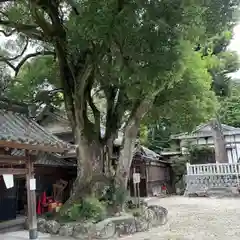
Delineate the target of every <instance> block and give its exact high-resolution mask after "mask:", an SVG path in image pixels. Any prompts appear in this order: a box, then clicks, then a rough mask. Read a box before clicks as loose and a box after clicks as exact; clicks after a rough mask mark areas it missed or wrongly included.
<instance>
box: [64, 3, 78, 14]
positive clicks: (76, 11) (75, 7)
mask: <svg viewBox="0 0 240 240" xmlns="http://www.w3.org/2000/svg"><path fill="white" fill-rule="evenodd" d="M66 2H67V3H68V4H69V5H70V6H71V8H72V10H73V12H74V13H75V14H76V15H79V11H78V7H77V4H76V3H75V2H74V1H73V0H67V1H66Z"/></svg>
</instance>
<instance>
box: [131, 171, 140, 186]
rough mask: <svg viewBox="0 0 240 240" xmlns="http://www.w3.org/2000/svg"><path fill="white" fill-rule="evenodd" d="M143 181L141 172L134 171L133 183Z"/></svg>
mask: <svg viewBox="0 0 240 240" xmlns="http://www.w3.org/2000/svg"><path fill="white" fill-rule="evenodd" d="M140 181H141V177H140V173H133V183H134V184H136V183H140Z"/></svg>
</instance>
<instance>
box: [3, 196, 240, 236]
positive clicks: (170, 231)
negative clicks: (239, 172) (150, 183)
mask: <svg viewBox="0 0 240 240" xmlns="http://www.w3.org/2000/svg"><path fill="white" fill-rule="evenodd" d="M151 202H153V203H155V204H159V205H161V206H163V207H166V208H167V209H168V211H169V220H168V223H167V224H166V225H164V226H162V227H159V228H154V229H152V230H151V231H150V232H146V233H138V234H135V235H133V236H128V237H124V238H122V240H193V239H194V240H212V239H215V240H228V239H229V240H239V239H240V199H237V198H235V199H209V198H184V197H171V198H164V199H158V200H151ZM27 237H28V233H27V232H21V233H11V234H8V235H2V236H1V235H0V239H1V240H25V239H28V238H27ZM40 239H44V240H67V239H66V238H60V237H55V238H50V237H49V236H47V235H42V236H41V237H40Z"/></svg>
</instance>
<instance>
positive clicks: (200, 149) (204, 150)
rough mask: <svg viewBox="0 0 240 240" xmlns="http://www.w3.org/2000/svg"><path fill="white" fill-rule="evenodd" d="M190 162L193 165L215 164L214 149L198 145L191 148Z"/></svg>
mask: <svg viewBox="0 0 240 240" xmlns="http://www.w3.org/2000/svg"><path fill="white" fill-rule="evenodd" d="M189 162H190V163H191V164H206V163H215V152H214V148H211V147H206V146H197V145H196V146H191V147H189Z"/></svg>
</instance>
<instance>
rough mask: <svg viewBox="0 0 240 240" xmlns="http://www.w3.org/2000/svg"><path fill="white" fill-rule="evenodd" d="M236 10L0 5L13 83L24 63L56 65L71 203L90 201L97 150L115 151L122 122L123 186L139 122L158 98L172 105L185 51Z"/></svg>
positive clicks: (160, 4)
mask: <svg viewBox="0 0 240 240" xmlns="http://www.w3.org/2000/svg"><path fill="white" fill-rule="evenodd" d="M237 6H238V1H236V2H233V1H232V0H229V1H223V0H221V1H220V3H219V1H217V0H214V1H206V2H199V1H191V2H186V1H181V0H177V1H176V0H172V1H169V0H163V1H150V2H149V1H137V2H136V1H128V2H125V1H121V0H120V1H115V0H110V1H98V2H93V1H80V2H73V1H57V0H52V1H34V0H29V1H27V0H26V1H10V0H9V1H7V0H6V1H4V2H2V3H1V9H2V11H1V13H0V24H1V26H2V27H3V30H4V34H5V35H6V36H7V35H10V34H11V33H12V32H15V33H16V34H17V37H18V41H19V42H20V43H21V45H19V44H18V46H17V47H19V46H24V47H23V50H22V51H20V53H19V54H18V55H17V56H15V55H14V56H13V54H12V51H11V52H10V51H3V54H2V58H1V60H2V61H4V62H5V63H6V64H8V66H9V67H11V68H12V69H13V70H14V71H15V73H16V75H18V74H19V72H20V69H21V67H22V66H23V65H24V63H25V62H26V61H27V60H28V59H29V58H33V57H35V58H36V60H37V59H38V57H39V56H42V55H48V56H52V58H53V59H54V60H55V63H56V66H57V68H56V69H57V76H58V77H57V82H58V84H59V86H60V87H61V88H62V91H63V93H64V101H65V108H66V112H67V114H68V118H69V119H70V122H71V124H72V128H73V132H74V134H75V141H76V143H77V145H78V148H79V149H78V150H79V151H78V166H79V170H78V173H79V174H78V178H77V180H76V188H75V191H73V196H72V200H74V199H78V198H79V197H84V196H85V195H88V194H91V193H92V190H93V189H94V185H95V184H94V183H95V182H96V181H97V179H99V176H102V169H103V165H104V162H103V161H102V160H101V159H104V158H102V157H101V153H102V152H103V151H102V150H103V148H104V147H106V146H107V147H108V149H111V148H112V144H113V140H114V139H115V137H116V135H117V132H118V130H119V129H120V128H121V127H122V126H123V124H122V119H125V120H126V121H125V123H124V142H123V150H122V152H121V156H120V159H119V165H118V171H117V173H116V179H117V181H118V184H121V185H125V186H126V182H127V179H128V174H129V168H130V165H131V159H132V153H133V148H134V145H135V140H136V137H137V133H138V128H139V126H140V122H141V120H142V118H143V117H144V116H145V115H146V114H147V113H148V111H149V110H150V109H151V108H152V106H153V104H154V103H155V102H157V99H159V98H161V96H163V97H166V98H167V102H170V98H169V97H167V95H166V93H165V92H166V91H170V92H169V95H171V94H174V93H175V92H176V91H177V89H178V88H179V85H180V86H182V84H181V81H182V79H183V78H182V75H183V74H184V73H186V67H185V66H186V65H188V62H189V61H190V62H191V60H190V59H191V56H189V54H191V55H192V52H191V51H189V49H190V48H191V49H192V48H193V46H195V45H196V43H197V42H201V41H204V38H206V37H208V38H209V37H210V36H212V34H215V33H216V32H222V31H223V29H224V28H225V27H226V26H227V25H229V23H230V22H231V23H232V22H234V20H233V19H232V16H233V12H234V11H235V9H236V7H237ZM19 19H21V22H19ZM28 44H32V45H35V49H36V52H34V53H31V54H27V55H24V52H25V51H24V50H25V49H27V47H28ZM36 46H37V47H36ZM17 50H18V49H17ZM17 50H16V51H17ZM16 51H15V52H16ZM193 57H194V58H195V57H196V55H195V54H193ZM20 59H21V60H20ZM188 70H189V69H188ZM204 74H205V73H204ZM207 84H208V83H207ZM96 88H99V89H100V91H101V92H102V94H103V96H104V98H105V100H106V111H105V113H106V118H105V119H106V121H105V135H104V136H101V129H100V128H101V126H100V111H99V109H98V108H97V107H96V104H95V103H94V101H93V96H92V90H93V89H96ZM180 90H182V89H181V88H180ZM159 96H160V97H159ZM196 103H198V101H197V102H196ZM89 111H90V112H92V114H93V116H94V121H91V119H89V117H88V116H89V114H88V112H89ZM90 186H91V187H90ZM79 195H80V196H79Z"/></svg>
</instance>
